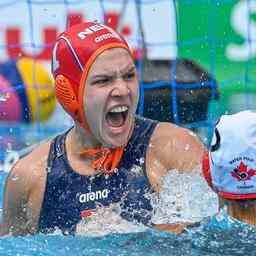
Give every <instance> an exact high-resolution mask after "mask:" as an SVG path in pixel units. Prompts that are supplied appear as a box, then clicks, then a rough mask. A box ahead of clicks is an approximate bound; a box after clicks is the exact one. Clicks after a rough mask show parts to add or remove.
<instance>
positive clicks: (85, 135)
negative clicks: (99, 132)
mask: <svg viewBox="0 0 256 256" xmlns="http://www.w3.org/2000/svg"><path fill="white" fill-rule="evenodd" d="M67 145H68V147H69V149H70V150H71V152H73V153H79V152H81V151H82V150H84V149H85V148H97V147H100V146H101V143H100V142H99V141H98V140H96V139H95V138H94V137H93V135H92V134H91V133H90V132H88V131H86V130H85V129H84V128H82V127H81V126H80V125H79V124H75V126H74V128H73V129H72V130H71V131H70V133H69V134H68V135H67Z"/></svg>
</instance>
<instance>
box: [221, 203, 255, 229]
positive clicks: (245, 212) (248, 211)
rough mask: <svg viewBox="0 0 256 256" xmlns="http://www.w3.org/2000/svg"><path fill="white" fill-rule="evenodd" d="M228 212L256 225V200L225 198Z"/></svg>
mask: <svg viewBox="0 0 256 256" xmlns="http://www.w3.org/2000/svg"><path fill="white" fill-rule="evenodd" d="M225 205H226V206H227V212H228V214H229V215H230V216H231V217H233V218H235V219H238V220H240V221H242V222H245V223H247V224H250V225H256V201H255V200H225Z"/></svg>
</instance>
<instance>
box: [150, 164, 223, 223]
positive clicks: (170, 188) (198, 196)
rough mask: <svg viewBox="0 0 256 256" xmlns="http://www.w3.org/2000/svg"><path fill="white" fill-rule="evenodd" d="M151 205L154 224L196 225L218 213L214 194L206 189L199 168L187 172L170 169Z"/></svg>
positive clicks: (206, 186)
mask: <svg viewBox="0 0 256 256" xmlns="http://www.w3.org/2000/svg"><path fill="white" fill-rule="evenodd" d="M153 204H154V208H155V212H154V216H153V222H154V223H155V224H162V223H175V222H198V221H201V220H202V219H203V218H204V217H208V216H212V215H214V214H215V213H217V212H218V198H217V195H216V194H215V193H214V192H213V191H212V190H211V189H210V188H209V187H208V185H207V183H206V181H205V180H204V178H203V177H202V176H201V175H200V172H199V168H198V169H196V170H194V171H193V172H191V173H188V172H180V171H177V170H170V171H169V172H168V175H167V176H166V177H164V179H163V187H162V190H161V192H160V194H159V197H158V198H157V200H155V202H153Z"/></svg>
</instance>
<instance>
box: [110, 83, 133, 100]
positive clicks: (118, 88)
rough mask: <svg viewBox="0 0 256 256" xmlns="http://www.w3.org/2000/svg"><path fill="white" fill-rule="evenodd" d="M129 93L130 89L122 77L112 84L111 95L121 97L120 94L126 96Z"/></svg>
mask: <svg viewBox="0 0 256 256" xmlns="http://www.w3.org/2000/svg"><path fill="white" fill-rule="evenodd" d="M129 94H130V89H129V86H128V83H127V82H126V81H124V80H123V79H117V80H116V82H115V84H114V87H113V90H112V92H111V95H112V96H113V97H122V96H127V95H129Z"/></svg>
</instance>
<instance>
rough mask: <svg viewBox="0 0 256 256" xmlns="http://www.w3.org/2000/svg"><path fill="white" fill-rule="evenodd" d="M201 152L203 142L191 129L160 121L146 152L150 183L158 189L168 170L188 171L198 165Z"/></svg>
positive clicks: (202, 150)
mask: <svg viewBox="0 0 256 256" xmlns="http://www.w3.org/2000/svg"><path fill="white" fill-rule="evenodd" d="M203 152H204V146H203V144H202V143H201V141H200V140H199V139H198V137H197V136H196V135H195V134H193V133H192V132H191V131H189V130H188V129H184V128H181V127H178V126H176V125H173V124H170V123H160V124H159V125H158V127H157V128H156V130H155V132H154V134H153V136H152V138H151V141H150V147H149V149H148V152H147V162H146V163H147V173H148V175H149V179H150V181H151V184H152V185H153V187H155V188H157V189H156V190H157V191H159V185H161V180H162V177H164V176H165V175H166V174H167V172H168V171H169V170H173V169H175V170H177V171H185V172H190V171H192V170H194V169H195V168H196V167H199V165H200V163H201V159H202V155H203Z"/></svg>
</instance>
